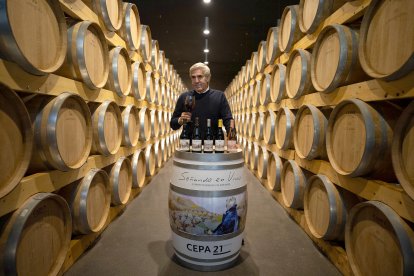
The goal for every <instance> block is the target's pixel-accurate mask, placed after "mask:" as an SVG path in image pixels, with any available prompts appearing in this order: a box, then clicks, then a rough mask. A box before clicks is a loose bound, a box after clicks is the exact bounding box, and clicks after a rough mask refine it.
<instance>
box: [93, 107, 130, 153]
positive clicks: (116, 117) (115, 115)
mask: <svg viewBox="0 0 414 276" xmlns="http://www.w3.org/2000/svg"><path fill="white" fill-rule="evenodd" d="M88 105H89V108H90V110H91V113H92V130H93V143H92V150H91V154H103V155H105V156H109V155H111V154H115V153H117V152H118V150H119V148H120V146H121V142H122V115H121V111H120V110H119V107H118V105H117V104H116V103H115V102H114V101H109V100H108V101H104V102H103V103H94V102H89V103H88Z"/></svg>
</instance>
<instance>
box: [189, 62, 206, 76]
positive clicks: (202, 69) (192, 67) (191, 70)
mask: <svg viewBox="0 0 414 276" xmlns="http://www.w3.org/2000/svg"><path fill="white" fill-rule="evenodd" d="M196 69H201V72H203V75H204V76H205V77H207V78H208V80H210V77H211V73H210V68H209V67H208V66H207V65H205V64H204V63H202V62H197V63H196V64H194V65H193V66H191V67H190V78H191V73H192V72H193V71H194V70H196Z"/></svg>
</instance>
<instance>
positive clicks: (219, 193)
mask: <svg viewBox="0 0 414 276" xmlns="http://www.w3.org/2000/svg"><path fill="white" fill-rule="evenodd" d="M170 189H171V190H172V191H174V192H176V193H179V194H182V195H186V196H196V197H206V198H213V197H227V196H232V195H238V194H241V193H243V192H246V191H247V186H246V185H245V186H242V187H240V188H237V189H231V190H221V191H201V190H190V189H185V188H181V187H178V186H176V185H175V184H173V183H170Z"/></svg>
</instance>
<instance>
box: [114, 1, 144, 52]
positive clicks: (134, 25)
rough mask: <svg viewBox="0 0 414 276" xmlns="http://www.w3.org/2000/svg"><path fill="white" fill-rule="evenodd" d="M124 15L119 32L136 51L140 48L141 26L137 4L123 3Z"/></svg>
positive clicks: (129, 47)
mask: <svg viewBox="0 0 414 276" xmlns="http://www.w3.org/2000/svg"><path fill="white" fill-rule="evenodd" d="M122 15H123V19H122V25H121V28H120V29H119V32H118V33H119V35H120V36H121V37H122V38H123V39H124V41H125V43H126V45H127V48H128V49H129V50H132V51H136V50H138V49H139V43H140V37H139V26H140V25H141V20H140V18H139V12H138V8H137V6H136V5H135V4H133V3H123V4H122Z"/></svg>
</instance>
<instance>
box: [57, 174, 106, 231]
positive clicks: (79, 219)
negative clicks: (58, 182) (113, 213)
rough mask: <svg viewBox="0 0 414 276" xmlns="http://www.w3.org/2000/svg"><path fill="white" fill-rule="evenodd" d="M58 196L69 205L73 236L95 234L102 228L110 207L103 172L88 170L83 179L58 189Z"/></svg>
mask: <svg viewBox="0 0 414 276" xmlns="http://www.w3.org/2000/svg"><path fill="white" fill-rule="evenodd" d="M59 194H60V195H61V196H63V197H64V198H65V199H66V201H67V202H68V204H69V207H70V210H71V214H72V225H73V226H72V232H73V234H89V233H96V232H99V231H100V230H101V229H102V228H103V226H104V225H105V222H106V219H107V217H108V214H109V208H110V205H111V190H110V183H109V177H108V174H107V173H106V172H105V171H104V170H100V169H92V170H90V171H89V172H88V173H87V174H86V175H85V177H84V178H82V179H80V180H77V181H75V182H73V183H71V184H69V185H67V186H65V187H63V188H62V189H60V191H59Z"/></svg>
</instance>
